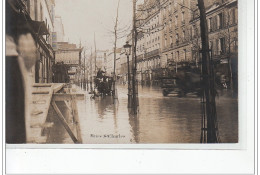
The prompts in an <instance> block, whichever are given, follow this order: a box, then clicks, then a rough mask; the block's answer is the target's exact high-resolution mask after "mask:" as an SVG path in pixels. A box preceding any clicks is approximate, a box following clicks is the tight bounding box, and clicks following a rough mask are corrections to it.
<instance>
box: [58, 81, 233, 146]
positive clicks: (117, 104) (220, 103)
mask: <svg viewBox="0 0 260 175" xmlns="http://www.w3.org/2000/svg"><path fill="white" fill-rule="evenodd" d="M117 89H118V100H115V101H114V100H113V97H111V96H105V97H97V98H96V99H91V98H90V94H88V93H87V92H85V94H86V98H85V100H83V101H78V102H77V105H78V112H79V120H80V126H81V134H82V139H83V143H84V144H130V143H199V142H200V134H201V111H200V98H198V97H196V96H194V95H188V96H187V97H184V98H178V97H174V96H169V97H164V96H163V95H162V92H161V89H160V88H159V87H147V86H143V87H142V86H139V113H138V115H133V114H131V111H128V108H127V95H126V94H127V86H124V85H120V86H118V87H117ZM78 90H79V91H83V90H82V89H80V88H78ZM216 104H217V114H218V125H219V134H220V139H221V143H236V142H237V141H238V127H237V126H238V117H237V116H238V112H237V110H238V108H237V100H236V99H235V98H231V97H230V95H229V94H228V92H227V91H223V92H222V93H219V97H216ZM64 132H66V131H65V130H64ZM58 135H59V134H58ZM65 135H66V134H65ZM67 137H68V138H66V137H65V138H64V139H63V143H70V142H68V140H69V136H68V134H67Z"/></svg>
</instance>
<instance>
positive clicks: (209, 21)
mask: <svg viewBox="0 0 260 175" xmlns="http://www.w3.org/2000/svg"><path fill="white" fill-rule="evenodd" d="M208 28H209V32H212V18H209V20H208Z"/></svg>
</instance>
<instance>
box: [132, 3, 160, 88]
mask: <svg viewBox="0 0 260 175" xmlns="http://www.w3.org/2000/svg"><path fill="white" fill-rule="evenodd" d="M137 21H138V22H137V31H138V35H137V48H136V53H137V80H138V81H139V82H142V83H150V82H151V81H152V80H153V79H154V78H153V77H155V76H154V73H155V72H156V70H157V69H158V68H159V67H160V65H161V56H160V55H161V45H162V44H161V34H160V33H161V29H162V24H161V13H160V1H158V0H145V1H144V3H143V4H141V5H139V6H138V9H137Z"/></svg>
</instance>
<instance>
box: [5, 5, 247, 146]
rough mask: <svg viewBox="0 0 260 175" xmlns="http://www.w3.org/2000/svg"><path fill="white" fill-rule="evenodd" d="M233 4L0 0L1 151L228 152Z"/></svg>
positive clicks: (236, 138)
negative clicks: (52, 147)
mask: <svg viewBox="0 0 260 175" xmlns="http://www.w3.org/2000/svg"><path fill="white" fill-rule="evenodd" d="M238 4H239V2H238V0H5V65H4V66H5V82H4V83H5V141H6V143H7V144H8V145H11V144H46V145H48V144H201V145H202V144H217V145H221V144H238V143H239V142H240V136H241V135H240V132H239V128H240V125H239V124H240V121H239V120H240V117H239V105H238V104H239V103H238V102H239V95H240V94H239V93H238V92H239V81H238V80H239V76H238V73H239V71H240V70H239V69H238V64H240V63H239V61H238V60H239V58H238V48H240V47H238V46H239V39H238V38H239V37H238V36H239V35H238V33H239V32H240V31H239V32H238V21H239V20H238V14H239V13H240V11H239V12H238ZM239 75H241V74H239ZM243 117H246V116H243Z"/></svg>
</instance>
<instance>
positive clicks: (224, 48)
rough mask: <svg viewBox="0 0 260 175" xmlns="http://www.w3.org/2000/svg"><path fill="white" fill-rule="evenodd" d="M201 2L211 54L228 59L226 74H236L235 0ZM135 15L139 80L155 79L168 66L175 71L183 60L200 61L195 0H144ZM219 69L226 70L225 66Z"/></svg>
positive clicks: (198, 29) (236, 35)
mask: <svg viewBox="0 0 260 175" xmlns="http://www.w3.org/2000/svg"><path fill="white" fill-rule="evenodd" d="M204 3H205V8H206V18H207V23H208V30H209V45H210V49H211V51H212V56H213V58H214V59H218V60H220V62H221V63H227V62H228V64H227V65H225V66H226V67H227V66H229V67H230V68H229V74H234V76H237V75H236V74H237V73H236V72H237V53H238V27H237V23H238V7H237V0H205V1H204ZM136 16H137V20H136V25H137V31H138V35H137V48H136V54H137V79H138V81H139V82H156V80H158V79H160V76H161V75H162V73H163V71H164V69H167V68H168V67H169V66H171V67H174V70H175V72H178V68H179V67H181V65H183V63H185V64H186V63H188V64H190V63H191V64H195V65H197V66H198V65H199V61H200V54H199V53H200V49H201V39H200V38H201V35H200V19H199V10H198V7H197V1H192V0H145V1H144V3H143V4H140V5H138V8H137V12H136ZM123 62H124V61H123ZM222 66H223V65H222ZM123 67H124V66H123ZM216 67H221V66H219V65H217V66H216ZM221 69H223V70H222V72H223V71H224V72H227V68H221ZM224 69H225V70H224ZM231 69H232V70H231ZM230 71H231V73H230ZM122 74H123V73H122ZM225 74H227V73H225Z"/></svg>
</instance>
